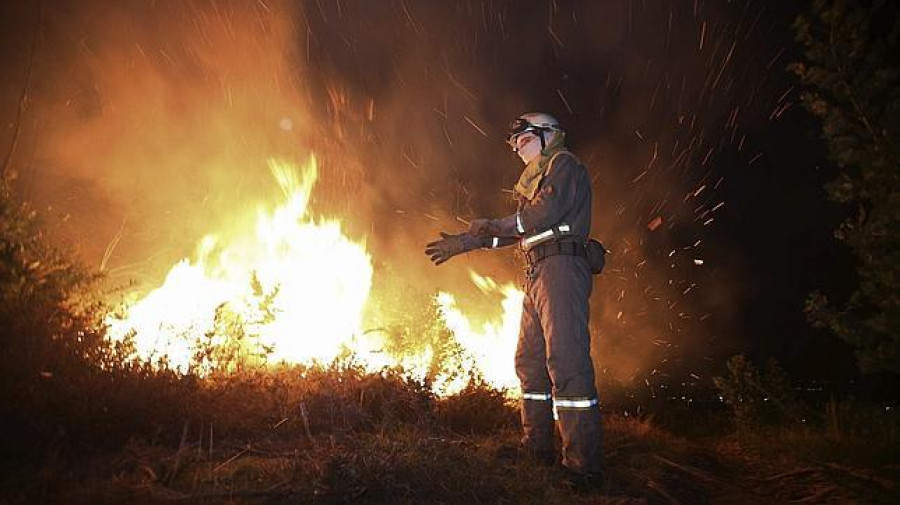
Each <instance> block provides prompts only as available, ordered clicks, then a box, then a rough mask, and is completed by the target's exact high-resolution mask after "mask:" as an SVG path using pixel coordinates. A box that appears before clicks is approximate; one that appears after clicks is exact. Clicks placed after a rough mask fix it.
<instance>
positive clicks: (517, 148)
mask: <svg viewBox="0 0 900 505" xmlns="http://www.w3.org/2000/svg"><path fill="white" fill-rule="evenodd" d="M564 140H565V133H564V132H563V131H562V130H561V129H560V127H559V123H558V121H557V120H556V119H555V118H553V117H552V116H550V115H548V114H544V113H529V114H524V115H522V116H520V117H518V118H517V119H516V120H515V121H513V123H512V124H511V125H510V129H509V135H508V137H507V142H508V143H509V145H510V146H511V147H512V149H513V151H514V152H516V153H517V154H518V156H519V158H521V160H522V162H523V163H524V164H525V169H524V170H523V171H522V174H521V176H520V177H519V180H518V182H517V183H516V186H515V193H516V198H517V200H518V208H517V211H516V213H515V214H511V215H509V216H507V217H504V218H501V219H475V220H473V221H472V223H471V225H470V227H469V230H468V231H467V232H465V233H461V234H457V235H450V234H446V233H441V239H440V240H437V241H434V242H431V243H429V244H428V245H427V246H426V249H425V252H426V254H428V255H429V257H430V258H431V260H432V261H433V262H434V263H435V264H436V265H439V264H441V263H443V262H445V261H447V260H448V259H450V258H452V257H453V256H456V255H457V254H461V253H463V252H467V251H471V250H474V249H479V248H499V247H505V246H510V245H518V246H519V247H520V248H521V249H522V251H523V253H524V256H525V258H526V264H527V267H526V282H525V299H524V303H523V307H522V321H521V327H520V331H519V340H518V344H517V348H516V357H515V367H516V374H517V375H518V377H519V380H520V382H521V387H522V426H523V431H524V436H523V438H522V442H521V450H522V451H523V452H525V453H526V454H530V455H533V456H536V457H537V458H538V459H540V460H544V461H546V460H548V459H550V458H552V459H554V460H555V459H556V453H555V451H554V443H553V433H554V430H553V428H554V418H555V419H556V420H557V421H558V426H559V431H560V435H561V439H562V451H561V452H562V461H561V463H562V465H563V467H564V468H565V469H566V470H567V471H568V472H569V473H570V474H572V475H575V476H578V477H585V478H587V479H590V478H594V477H596V476H597V475H599V473H600V471H601V446H600V444H601V425H600V409H599V405H598V398H597V391H596V387H595V385H594V367H593V363H592V361H591V355H590V349H591V345H590V334H589V333H588V320H589V309H590V307H589V297H590V294H591V287H592V277H591V275H592V274H591V272H592V270H591V265H589V263H588V259H587V253H586V250H585V244H586V243H587V240H588V237H589V236H590V231H591V181H590V178H589V177H588V174H587V171H586V170H585V167H584V165H582V164H581V162H580V161H579V160H578V158H577V157H575V155H574V154H572V153H571V152H570V151H569V150H568V149H566V147H565V143H564Z"/></svg>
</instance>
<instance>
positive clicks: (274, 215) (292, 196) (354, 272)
mask: <svg viewBox="0 0 900 505" xmlns="http://www.w3.org/2000/svg"><path fill="white" fill-rule="evenodd" d="M269 168H270V170H271V172H272V175H273V176H274V178H275V180H276V181H277V182H278V184H279V187H280V188H281V189H282V191H283V200H282V201H281V203H280V205H278V206H275V207H274V208H262V209H259V210H258V212H257V216H256V220H255V226H249V225H248V226H247V227H246V229H240V228H239V227H238V229H232V230H226V231H223V232H219V233H215V234H209V235H207V236H205V237H204V238H203V239H201V240H200V242H199V244H198V246H197V250H196V253H195V255H194V258H193V259H183V260H181V261H180V262H178V263H177V264H176V265H175V266H174V267H173V268H172V269H171V270H170V271H169V273H168V275H167V276H166V279H165V281H164V282H163V284H162V285H161V286H160V287H158V288H157V289H155V290H153V291H151V292H150V293H149V294H147V295H146V296H144V297H142V298H135V299H133V300H131V301H130V302H128V303H126V306H125V307H123V308H122V309H121V310H120V311H119V315H116V316H110V317H109V318H107V324H108V326H109V336H110V339H111V340H112V341H122V340H125V339H128V338H129V337H131V338H132V339H133V342H134V346H135V356H133V359H136V360H138V361H142V362H149V363H153V364H159V363H161V362H165V363H167V364H168V365H169V366H170V367H172V368H174V369H176V370H178V371H181V372H188V371H192V372H195V373H199V374H201V375H203V374H205V373H208V372H209V371H210V370H213V369H217V370H222V369H223V365H226V364H225V363H223V362H222V361H223V360H232V362H231V364H230V365H228V366H225V367H224V370H225V371H226V372H227V371H231V370H234V368H235V366H238V365H236V364H235V362H234V360H235V359H237V360H238V361H240V363H241V365H239V366H243V367H247V366H264V365H266V364H271V363H280V362H286V363H300V364H311V363H314V362H319V363H325V364H327V363H330V362H332V361H333V360H334V359H335V358H336V357H338V356H339V355H340V354H341V353H343V352H349V353H351V354H352V355H353V356H354V358H355V359H356V360H357V361H358V362H359V363H360V364H362V365H363V366H365V367H366V368H367V369H370V370H377V369H380V368H382V367H386V366H401V367H403V368H404V369H405V370H407V372H408V373H409V374H410V375H412V376H414V377H416V378H420V379H421V378H424V377H425V375H426V373H427V372H428V370H429V369H432V370H433V369H434V368H435V365H437V369H439V370H442V372H440V373H439V374H438V375H437V376H435V377H432V380H433V384H434V390H435V392H437V393H439V394H450V393H453V392H456V391H459V390H460V389H462V388H463V387H465V385H466V383H467V381H468V377H469V373H471V372H474V373H478V374H480V375H481V376H482V377H483V378H484V380H485V381H486V382H487V383H489V384H491V385H493V386H495V387H498V388H506V389H514V388H515V386H516V385H517V380H516V377H515V374H514V371H513V354H514V352H515V343H516V337H517V334H518V328H519V317H520V314H521V303H522V296H523V295H522V292H521V291H519V290H518V289H516V288H515V287H514V286H513V285H512V284H507V285H503V286H501V285H499V284H497V282H496V281H494V280H493V279H491V278H489V277H483V276H480V275H478V274H477V273H475V272H470V278H471V281H472V282H473V283H474V285H475V286H476V287H477V288H478V289H479V290H480V291H481V292H482V293H483V294H484V295H486V296H487V297H489V298H490V299H492V300H496V301H497V303H493V305H492V306H491V307H488V308H482V310H481V311H479V313H478V314H477V315H478V316H479V317H478V318H472V317H471V314H467V313H464V312H463V310H461V309H460V308H459V307H458V306H457V303H456V297H455V296H454V295H452V294H450V293H446V292H441V293H439V294H438V295H437V300H436V301H437V304H438V307H439V315H440V317H441V319H442V321H434V323H435V324H443V325H444V326H446V328H447V329H448V330H450V333H451V335H452V336H451V338H453V339H455V341H456V343H457V344H458V345H459V347H460V349H461V356H455V357H454V362H453V363H433V360H434V359H435V358H434V356H435V354H436V353H435V351H434V349H432V348H430V347H429V346H425V347H424V349H422V348H420V350H418V351H416V352H415V353H413V352H412V351H410V352H406V353H405V354H404V353H403V352H402V351H401V353H400V354H399V355H387V354H386V353H385V352H384V350H383V349H384V348H385V347H386V346H385V345H384V341H383V337H380V336H378V335H377V334H373V333H370V332H366V331H365V330H364V329H365V328H366V327H368V326H369V325H366V324H365V321H363V316H362V315H363V313H364V310H365V307H366V303H367V301H368V300H369V297H370V289H371V286H372V275H373V268H372V258H371V256H370V254H369V253H368V252H367V250H366V245H365V242H364V240H362V239H358V240H354V239H351V238H349V237H347V236H346V235H345V234H344V233H343V230H342V228H341V223H340V221H338V220H336V219H321V218H316V217H314V216H312V215H311V213H310V212H309V209H308V204H309V200H310V195H311V193H312V190H313V188H314V186H315V183H316V179H317V174H318V172H317V170H318V168H317V165H316V160H315V158H312V157H311V158H310V160H309V162H308V163H307V164H305V165H304V166H303V167H302V168H298V167H296V166H294V165H293V164H291V163H288V162H285V161H283V160H270V162H269ZM236 222H240V221H236ZM375 296H377V295H375ZM427 302H428V301H427V300H423V301H422V303H427ZM474 319H477V320H478V321H483V323H480V324H476V323H475V322H473V320H474ZM223 349H224V350H228V351H229V352H230V354H229V353H226V354H222V352H221V351H222V350H223ZM229 367H230V368H229Z"/></svg>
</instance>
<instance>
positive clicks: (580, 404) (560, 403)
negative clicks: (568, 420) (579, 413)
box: [553, 398, 600, 409]
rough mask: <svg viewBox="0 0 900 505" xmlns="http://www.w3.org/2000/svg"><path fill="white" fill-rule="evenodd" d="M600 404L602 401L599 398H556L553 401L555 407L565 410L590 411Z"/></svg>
mask: <svg viewBox="0 0 900 505" xmlns="http://www.w3.org/2000/svg"><path fill="white" fill-rule="evenodd" d="M599 403H600V401H599V400H598V399H597V398H586V399H578V400H574V399H568V400H566V399H561V398H555V399H554V400H553V406H554V407H556V408H563V409H589V408H591V407H593V406H594V405H597V404H599Z"/></svg>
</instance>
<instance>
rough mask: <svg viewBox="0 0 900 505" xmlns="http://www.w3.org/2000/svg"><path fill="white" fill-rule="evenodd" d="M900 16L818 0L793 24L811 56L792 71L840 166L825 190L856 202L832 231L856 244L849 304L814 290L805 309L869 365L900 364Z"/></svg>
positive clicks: (876, 0) (885, 8) (839, 0)
mask: <svg viewBox="0 0 900 505" xmlns="http://www.w3.org/2000/svg"><path fill="white" fill-rule="evenodd" d="M898 19H900V7H898V5H897V3H896V2H894V1H891V0H873V1H859V0H817V1H815V2H813V5H812V7H811V9H810V11H809V12H808V13H807V14H806V15H803V16H800V17H799V18H798V19H797V21H796V22H795V24H794V29H795V32H796V37H797V40H798V41H799V42H800V43H801V44H802V46H803V48H804V56H803V60H802V61H801V62H798V63H795V64H794V65H792V70H793V71H794V72H795V73H796V74H797V75H798V76H799V77H800V80H801V82H802V84H803V86H804V92H803V94H802V101H803V104H804V105H805V107H806V108H807V109H808V110H809V111H810V112H811V113H812V114H814V115H815V116H817V117H818V118H819V119H820V120H821V125H822V136H823V138H824V139H825V141H826V142H827V145H828V149H829V155H830V157H831V158H832V160H834V162H835V163H836V164H837V166H838V168H839V170H840V172H839V175H838V177H837V178H836V179H835V180H833V181H831V182H830V183H829V184H828V185H827V186H826V189H827V191H828V194H829V196H830V197H831V198H832V199H834V200H836V201H838V202H842V203H845V204H847V205H848V206H850V208H851V209H852V211H851V212H850V216H849V217H848V218H847V219H846V220H845V221H844V222H843V223H841V224H840V226H839V227H838V228H837V229H836V230H835V236H836V237H837V238H838V239H840V240H841V241H843V242H844V243H846V244H847V245H848V246H849V247H850V249H851V251H852V252H853V255H854V257H855V260H856V272H857V276H858V281H859V284H858V286H857V288H856V290H855V291H854V292H853V293H852V295H851V296H850V298H849V299H848V300H847V301H846V303H841V304H835V303H833V302H831V301H829V300H827V299H826V297H825V296H824V295H823V294H822V293H821V292H815V293H813V294H812V295H811V296H810V298H809V299H808V301H807V307H806V309H807V314H808V316H809V318H810V320H811V321H812V322H813V324H815V325H817V326H820V327H827V328H830V329H831V330H832V331H833V332H834V333H835V334H837V335H838V336H840V337H841V338H842V339H844V340H845V341H847V342H849V343H850V344H852V345H853V346H854V347H855V348H856V356H857V360H858V363H859V365H860V368H861V370H862V371H863V372H879V371H887V372H894V373H897V372H900V292H898V284H900V248H898V245H900V236H898V230H900V226H898V225H900V177H898V175H900V151H898V145H897V142H898V134H900V127H898V126H900V87H898V84H900V82H898V81H900V70H898V67H897V65H896V61H897V60H896V59H895V58H896V56H897V54H900V44H898V42H900V23H898Z"/></svg>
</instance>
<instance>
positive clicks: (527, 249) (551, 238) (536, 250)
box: [521, 223, 607, 274]
mask: <svg viewBox="0 0 900 505" xmlns="http://www.w3.org/2000/svg"><path fill="white" fill-rule="evenodd" d="M521 247H522V251H523V252H524V253H525V259H526V261H527V262H528V270H529V271H533V269H534V266H535V265H537V264H538V262H540V261H542V260H544V259H546V258H549V257H550V256H557V255H566V256H578V257H581V258H584V259H586V260H587V262H588V264H589V265H590V267H591V273H593V274H599V273H600V272H602V271H603V267H604V266H605V265H606V253H607V250H606V248H605V247H603V244H601V243H600V241H598V240H596V239H587V240H585V239H584V237H581V236H578V235H575V234H573V233H572V227H571V226H569V225H568V224H566V223H561V224H559V225H557V226H554V227H553V228H551V229H549V230H547V231H544V232H541V233H536V234H534V235H531V236H529V237H525V238H523V239H522V241H521Z"/></svg>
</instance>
